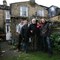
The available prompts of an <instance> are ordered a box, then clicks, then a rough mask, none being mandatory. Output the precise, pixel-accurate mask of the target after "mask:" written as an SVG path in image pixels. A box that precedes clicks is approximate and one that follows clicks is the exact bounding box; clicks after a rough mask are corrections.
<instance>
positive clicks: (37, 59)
mask: <svg viewBox="0 0 60 60" xmlns="http://www.w3.org/2000/svg"><path fill="white" fill-rule="evenodd" d="M0 60H60V55H59V54H53V56H51V57H49V56H48V54H47V53H43V52H30V53H24V52H21V53H19V54H18V55H15V56H4V57H2V59H0Z"/></svg>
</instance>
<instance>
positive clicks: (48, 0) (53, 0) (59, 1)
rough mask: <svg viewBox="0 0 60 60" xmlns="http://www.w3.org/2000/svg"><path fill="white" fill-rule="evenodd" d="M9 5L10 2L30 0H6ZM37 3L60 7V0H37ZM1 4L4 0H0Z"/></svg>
mask: <svg viewBox="0 0 60 60" xmlns="http://www.w3.org/2000/svg"><path fill="white" fill-rule="evenodd" d="M6 1H7V3H8V5H9V4H10V3H14V2H21V1H29V0H6ZM35 1H36V3H38V4H39V5H43V6H47V7H49V6H51V5H55V6H58V7H60V0H35ZM0 4H3V0H0Z"/></svg>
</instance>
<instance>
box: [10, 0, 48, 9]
mask: <svg viewBox="0 0 60 60" xmlns="http://www.w3.org/2000/svg"><path fill="white" fill-rule="evenodd" d="M29 2H30V1H23V2H15V3H11V4H18V3H29ZM35 4H37V3H36V2H35ZM37 5H39V4H37ZM39 6H41V7H45V8H48V7H46V6H43V5H39Z"/></svg>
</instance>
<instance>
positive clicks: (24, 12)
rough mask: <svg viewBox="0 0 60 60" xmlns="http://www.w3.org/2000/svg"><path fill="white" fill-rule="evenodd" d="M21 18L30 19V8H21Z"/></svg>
mask: <svg viewBox="0 0 60 60" xmlns="http://www.w3.org/2000/svg"><path fill="white" fill-rule="evenodd" d="M20 16H23V17H28V7H26V6H21V7H20Z"/></svg>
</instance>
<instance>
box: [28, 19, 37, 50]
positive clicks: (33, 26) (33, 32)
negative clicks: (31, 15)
mask: <svg viewBox="0 0 60 60" xmlns="http://www.w3.org/2000/svg"><path fill="white" fill-rule="evenodd" d="M29 36H30V37H31V40H32V41H31V46H32V50H36V49H37V45H36V44H37V43H36V19H32V21H31V24H30V26H29Z"/></svg>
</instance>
